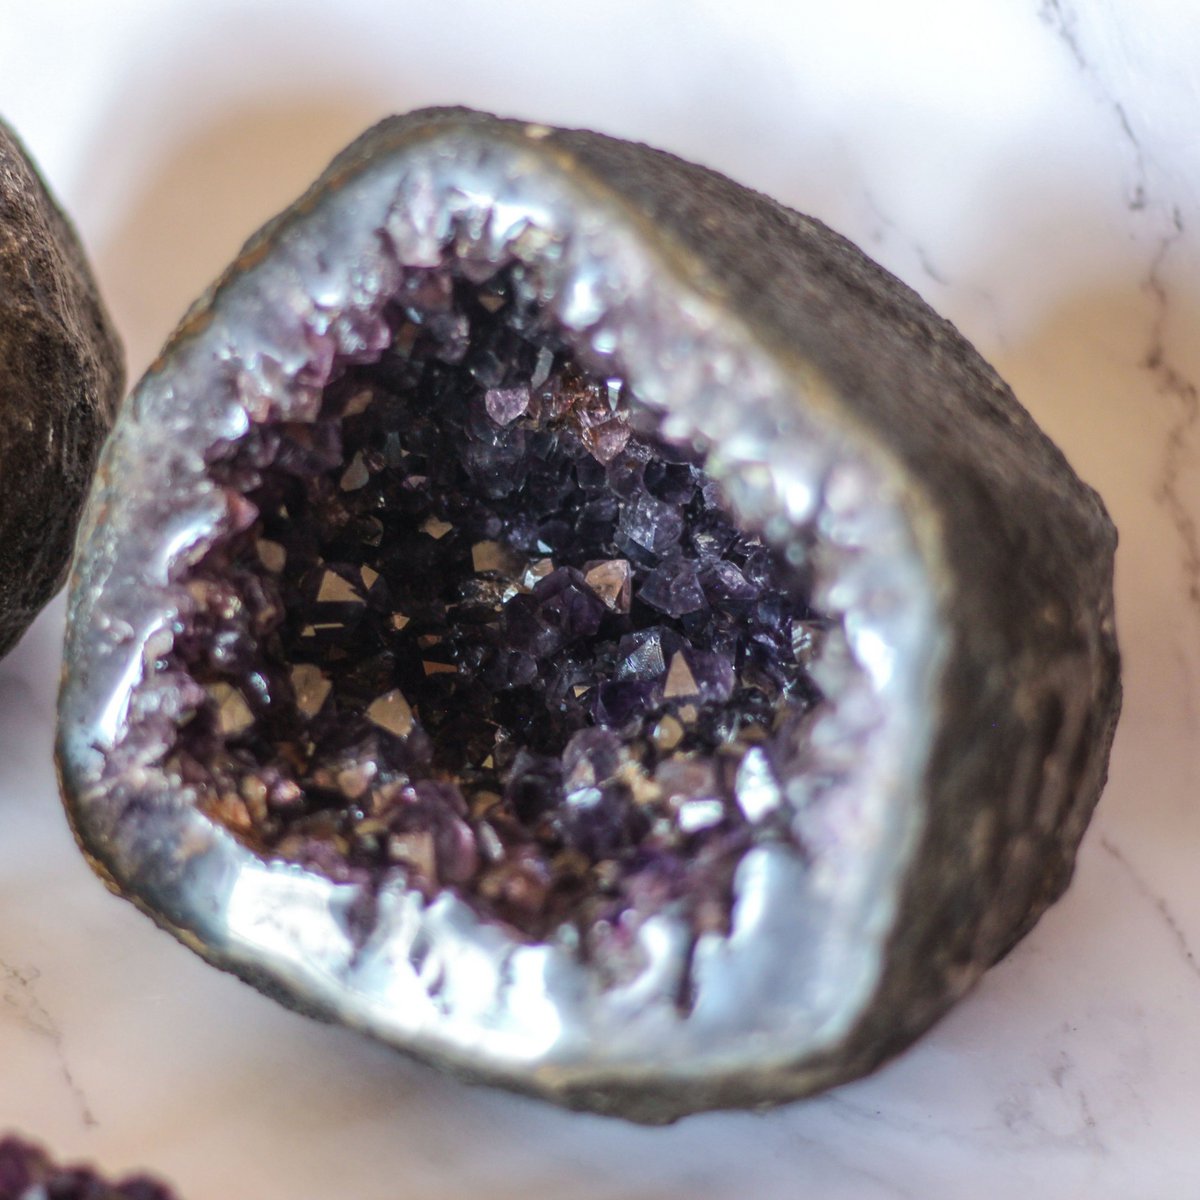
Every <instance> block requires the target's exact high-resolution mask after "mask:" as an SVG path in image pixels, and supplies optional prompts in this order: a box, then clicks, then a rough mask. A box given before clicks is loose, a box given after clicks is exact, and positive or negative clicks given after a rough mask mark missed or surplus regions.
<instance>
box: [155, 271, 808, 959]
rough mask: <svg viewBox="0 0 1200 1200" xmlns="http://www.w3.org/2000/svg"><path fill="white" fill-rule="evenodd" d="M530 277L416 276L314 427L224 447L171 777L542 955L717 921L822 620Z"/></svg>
mask: <svg viewBox="0 0 1200 1200" xmlns="http://www.w3.org/2000/svg"><path fill="white" fill-rule="evenodd" d="M519 282H520V281H519V279H514V277H513V275H512V273H511V272H510V273H507V274H501V275H498V276H495V277H493V278H492V279H491V280H490V281H488V282H485V283H483V284H473V283H471V282H469V281H468V280H466V279H465V278H463V277H462V276H461V274H460V273H458V272H452V271H451V270H449V269H446V270H436V271H435V270H427V271H419V272H412V273H411V274H410V275H409V276H408V277H407V279H406V283H405V286H404V290H403V291H402V293H401V294H400V295H399V296H397V297H396V298H395V300H394V302H393V304H392V306H391V308H390V310H389V314H388V315H389V321H390V326H391V329H392V331H393V337H392V342H391V345H390V346H389V347H388V348H387V349H386V350H385V351H384V352H383V353H382V355H381V356H373V361H369V362H364V363H361V364H357V365H353V366H349V367H346V368H345V369H344V370H343V371H342V372H341V373H340V375H339V376H338V377H337V378H336V379H335V381H334V382H333V383H331V384H330V385H329V386H328V387H327V388H326V390H325V393H324V396H323V400H322V408H321V413H320V415H319V418H318V419H317V420H316V421H315V422H313V423H306V424H299V423H292V424H289V423H279V422H276V423H270V422H267V423H260V424H257V425H255V426H254V427H253V428H252V429H251V430H250V432H248V433H247V434H246V435H245V436H244V437H242V438H240V439H239V440H237V441H236V442H233V443H226V444H223V445H221V446H219V447H216V448H215V449H214V451H213V452H212V454H211V456H210V467H209V469H210V473H211V475H212V477H213V478H214V479H215V480H216V481H218V482H219V483H221V484H222V485H223V486H224V487H225V488H227V489H228V490H229V491H230V492H231V494H232V495H233V497H234V499H233V501H232V511H233V512H234V514H235V519H234V522H233V525H234V528H232V529H231V530H230V531H229V532H228V533H227V535H226V536H224V537H223V538H222V540H221V541H220V542H219V543H218V544H216V545H215V546H214V547H213V548H212V549H211V551H210V552H209V553H208V554H207V556H206V557H205V558H204V559H203V560H202V561H201V562H200V563H199V564H197V565H195V566H192V567H189V568H188V569H187V574H186V576H185V577H184V579H183V582H184V583H185V585H186V588H187V591H188V593H189V596H190V600H191V605H190V611H189V612H187V613H185V614H184V616H183V617H182V618H181V622H180V627H179V631H178V633H177V636H176V638H175V645H174V648H173V650H172V652H171V653H172V656H173V658H174V661H175V663H176V665H182V666H183V667H184V668H185V669H186V671H187V673H188V675H189V676H190V678H191V679H192V680H193V681H195V684H196V689H195V696H194V703H195V706H196V714H195V716H194V717H193V718H192V720H191V721H190V722H188V723H187V724H186V725H185V726H184V727H183V729H182V730H181V732H180V735H179V738H178V741H177V743H176V745H175V746H174V748H173V751H172V767H173V769H174V770H176V771H177V772H178V773H179V775H180V776H181V777H182V778H183V779H184V780H185V781H186V782H188V783H191V784H194V785H196V786H197V788H198V790H199V793H200V794H201V795H202V796H204V797H205V798H206V799H205V800H204V801H203V803H204V804H205V806H206V808H207V811H209V813H210V815H212V816H213V817H214V818H216V819H218V820H220V821H221V822H223V823H224V824H225V825H226V826H227V827H228V828H230V829H231V830H233V831H234V832H235V833H236V834H238V835H239V836H240V837H242V838H243V839H244V840H245V841H246V842H248V843H249V844H250V845H252V846H254V847H256V848H258V849H260V850H261V851H263V852H266V853H271V854H274V855H278V856H282V857H284V858H287V859H290V860H294V861H298V862H302V863H305V864H307V865H309V866H311V867H315V868H317V869H319V870H322V871H324V872H326V873H328V874H329V875H331V876H332V877H333V878H335V879H339V880H358V881H361V882H364V883H367V884H369V885H372V886H374V885H378V884H379V883H381V882H382V881H383V880H385V879H387V878H390V877H393V876H394V875H395V874H396V873H402V875H403V877H404V878H405V879H406V881H407V882H408V884H409V885H410V886H413V887H416V888H419V889H421V890H422V891H423V892H424V893H425V894H426V895H427V896H429V897H433V896H434V895H436V894H437V893H438V892H439V891H440V890H442V889H443V888H451V889H453V890H454V891H455V892H456V893H457V894H459V895H460V896H462V897H464V898H465V899H467V900H468V901H469V902H470V903H471V904H473V906H474V907H475V908H476V910H477V911H479V912H481V913H484V914H487V915H489V916H491V917H494V918H496V919H500V920H502V921H504V922H506V923H507V924H508V925H509V926H510V927H512V928H513V929H515V930H517V931H519V932H520V933H522V934H524V935H525V936H528V937H530V938H545V937H548V936H552V935H554V934H555V933H559V934H562V935H564V936H573V937H580V938H581V939H582V940H581V942H580V945H581V948H582V951H583V952H584V953H586V952H587V949H588V946H589V945H590V944H592V942H593V940H594V939H595V938H597V937H604V936H621V932H622V930H625V931H627V930H628V929H629V928H630V927H631V926H632V925H633V924H634V923H636V921H637V920H639V919H640V918H644V917H645V916H647V915H649V914H651V913H653V912H655V911H659V910H660V909H662V908H663V907H664V906H667V905H675V906H676V907H677V908H679V909H680V910H681V911H683V912H685V913H686V914H687V915H688V917H689V918H690V920H691V923H692V927H693V929H694V930H695V931H696V932H697V933H699V932H703V931H705V930H717V931H719V930H724V929H725V928H727V925H728V919H729V911H730V903H731V881H732V876H733V872H734V869H735V868H736V865H737V863H738V861H739V860H740V858H741V857H742V855H743V854H744V853H745V852H746V850H747V849H748V848H749V847H750V846H751V845H753V844H755V843H756V842H758V841H761V840H763V839H790V838H791V837H792V834H791V831H790V823H789V820H788V812H787V805H786V804H785V803H784V799H783V795H782V792H781V787H780V783H779V766H780V763H779V761H778V760H779V757H780V755H781V753H782V751H781V746H782V745H783V744H784V743H791V742H793V741H794V740H795V732H796V728H797V723H798V722H801V721H803V720H804V719H805V714H806V713H807V712H808V711H809V710H810V709H811V708H812V706H813V705H814V704H815V703H816V702H817V701H818V699H819V696H818V693H817V691H816V689H815V687H814V685H813V684H812V682H811V680H810V678H809V676H808V674H807V672H806V666H807V664H808V662H809V660H810V659H811V656H812V654H813V653H814V649H815V646H816V644H817V642H818V640H819V638H820V634H821V629H822V621H821V619H820V617H819V616H818V615H816V614H814V613H813V612H812V611H811V610H810V608H809V606H808V603H807V600H806V589H805V586H804V574H803V564H799V565H792V564H789V563H788V562H786V561H785V560H784V559H783V557H782V556H781V555H780V554H779V553H777V552H776V551H774V550H773V549H771V548H769V547H768V546H766V545H765V544H764V543H763V541H762V540H761V538H759V537H758V536H756V535H755V534H753V533H752V532H748V531H746V530H743V529H740V528H739V527H738V526H737V524H736V523H735V522H734V520H733V519H732V517H731V516H730V512H729V509H728V506H727V505H726V503H725V501H724V499H723V496H722V494H721V490H720V488H719V487H718V485H717V484H716V483H715V482H714V481H713V480H712V479H710V478H708V477H707V476H706V475H705V473H704V470H703V463H702V458H701V455H700V454H699V453H698V452H697V451H696V450H695V449H694V448H693V447H691V446H681V445H674V444H671V443H670V442H668V441H666V440H664V439H663V438H662V437H661V436H659V435H658V434H657V433H656V432H655V430H654V429H653V427H652V422H651V421H650V420H649V418H648V416H647V414H646V411H645V410H643V409H640V408H639V407H638V406H637V405H636V403H633V404H631V402H630V397H629V396H628V395H627V389H626V388H625V386H624V385H623V383H622V381H621V380H619V379H617V378H603V377H594V376H589V375H586V374H584V373H583V372H582V371H581V370H580V369H579V367H578V366H577V364H576V363H575V362H574V361H573V360H572V358H571V356H570V355H569V354H568V353H567V352H566V351H565V349H564V347H563V345H562V343H561V341H560V340H559V338H558V337H557V335H556V332H555V330H554V328H553V326H552V325H551V324H550V322H549V321H548V320H547V319H546V318H545V317H544V315H542V314H541V313H540V312H539V310H538V309H537V308H536V306H534V305H533V304H531V303H528V302H526V301H523V300H522V299H521V295H522V293H521V290H520V287H519Z"/></svg>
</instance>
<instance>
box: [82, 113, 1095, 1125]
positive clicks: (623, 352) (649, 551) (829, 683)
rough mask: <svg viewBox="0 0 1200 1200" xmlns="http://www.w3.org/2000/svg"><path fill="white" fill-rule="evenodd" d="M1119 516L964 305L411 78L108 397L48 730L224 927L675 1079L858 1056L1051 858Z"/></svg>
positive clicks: (632, 1075)
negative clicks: (444, 103)
mask: <svg viewBox="0 0 1200 1200" xmlns="http://www.w3.org/2000/svg"><path fill="white" fill-rule="evenodd" d="M1113 548H1114V536H1113V532H1112V528H1111V526H1110V524H1109V522H1108V520H1107V518H1106V516H1105V514H1104V510H1103V508H1102V506H1101V504H1100V502H1099V500H1098V499H1097V498H1096V496H1095V495H1094V493H1092V492H1091V491H1090V490H1089V489H1087V488H1086V487H1085V486H1084V485H1082V484H1081V483H1080V482H1079V481H1078V480H1077V479H1076V478H1075V476H1074V475H1073V474H1072V473H1071V471H1070V468H1069V467H1068V466H1067V464H1066V462H1065V461H1064V460H1063V458H1062V456H1061V455H1060V454H1059V453H1058V451H1057V450H1056V449H1055V448H1054V447H1053V446H1052V445H1051V444H1050V443H1049V442H1048V441H1047V440H1046V438H1045V437H1044V436H1043V435H1042V434H1041V433H1040V432H1039V431H1038V430H1037V429H1036V427H1035V426H1034V425H1033V423H1032V422H1031V421H1030V419H1029V417H1028V416H1027V415H1026V414H1025V413H1024V412H1023V410H1021V409H1020V407H1019V406H1018V405H1017V404H1016V402H1015V400H1014V399H1013V398H1012V396H1011V393H1009V392H1008V390H1007V389H1006V388H1005V387H1004V385H1003V384H1002V383H1001V382H1000V380H999V379H998V378H997V377H996V376H995V374H994V373H993V372H992V371H991V370H990V369H989V368H988V367H987V366H986V364H984V363H983V362H982V361H981V360H980V359H979V357H978V355H977V354H976V353H975V352H974V351H973V350H972V349H971V347H970V346H969V345H967V343H966V342H964V341H963V339H962V338H961V337H960V336H959V335H958V334H957V333H956V332H955V331H954V330H953V329H952V328H951V327H950V326H948V325H947V324H946V323H944V322H942V321H940V320H939V319H938V318H937V317H936V316H935V315H934V314H933V313H931V312H930V311H929V309H928V308H927V307H926V306H925V305H924V304H923V303H922V302H921V301H920V300H919V299H918V298H917V297H916V296H915V295H914V294H913V293H912V292H910V291H909V290H908V289H906V288H905V287H903V285H901V284H900V283H898V282H897V281H896V280H894V279H892V278H891V277H890V276H888V275H886V274H885V273H884V272H882V271H881V270H880V269H879V268H878V267H876V266H875V265H874V264H872V263H871V262H869V260H867V259H866V258H864V257H863V255H862V254H861V253H860V252H859V251H857V250H856V249H855V248H854V247H853V246H851V245H849V244H848V243H847V242H845V241H844V240H843V239H841V238H839V237H837V236H836V235H835V234H833V233H831V232H830V231H829V230H827V229H825V228H824V227H823V226H821V225H819V224H818V223H816V222H814V221H811V220H809V219H807V218H804V217H800V216H797V215H796V214H794V213H790V212H788V211H787V210H785V209H782V208H780V207H779V206H778V205H775V204H773V203H772V202H771V201H769V200H767V199H765V198H764V197H761V196H758V195H755V194H753V193H750V192H747V191H746V190H745V189H742V188H740V187H738V186H737V185H736V184H733V183H731V182H729V181H728V180H726V179H723V178H721V177H719V176H717V175H714V174H712V173H711V172H708V171H705V170H703V169H702V168H699V167H695V166H691V165H689V164H686V163H682V162H680V161H678V160H677V159H674V158H671V157H670V156H668V155H664V154H661V153H659V152H657V151H653V150H650V149H647V148H645V147H641V146H632V145H628V144H625V143H620V142H615V141H612V140H610V139H607V138H604V137H601V136H599V135H597V134H591V133H580V132H571V131H556V130H550V129H548V128H546V127H544V126H535V125H522V124H518V123H516V122H508V121H501V120H498V119H496V118H493V117H488V116H484V115H481V114H474V113H468V112H465V111H462V110H444V111H434V112H424V113H416V114H413V115H412V116H409V117H405V118H399V119H396V120H393V121H389V122H385V123H384V124H383V125H381V126H378V127H377V128H376V129H374V130H372V131H371V132H370V133H368V134H366V135H365V136H364V137H363V138H362V139H360V140H359V141H358V142H356V143H355V144H354V145H353V146H351V147H350V148H349V149H348V150H347V151H346V152H345V153H343V154H342V155H341V156H340V157H339V158H338V159H337V160H336V161H335V162H334V164H333V165H332V166H331V168H330V169H329V171H328V172H327V173H326V174H325V175H324V176H323V177H322V179H321V180H320V181H318V183H317V185H316V186H315V187H314V189H312V191H310V192H309V193H308V195H307V196H305V197H304V198H303V199H302V200H301V201H300V202H299V203H298V204H297V205H296V206H295V207H293V208H292V209H291V210H289V211H288V212H286V213H284V214H283V215H282V216H281V217H280V218H278V219H277V220H276V221H274V222H272V223H271V224H270V225H269V226H268V227H267V228H266V229H265V230H264V231H263V232H262V233H260V234H259V235H258V236H257V237H256V238H255V239H254V240H252V241H251V242H250V243H249V245H248V246H247V248H246V250H245V251H244V252H243V254H242V256H241V257H240V258H239V259H238V261H237V262H236V263H235V264H234V265H233V267H232V268H231V269H230V271H229V272H227V274H226V275H225V276H224V277H223V278H222V279H221V280H220V281H219V282H218V284H217V286H216V287H215V289H214V290H213V291H212V292H211V293H210V294H209V295H208V296H207V297H206V298H205V299H204V300H203V301H202V302H201V303H200V304H199V305H198V306H197V307H196V308H194V309H193V310H192V312H191V313H190V314H189V316H188V318H187V320H186V321H185V323H184V325H183V326H182V327H181V328H180V329H179V330H178V331H177V333H176V334H175V335H174V337H173V338H172V340H171V342H170V343H169V344H168V346H167V348H166V350H165V351H164V354H163V356H162V357H161V358H160V360H159V362H158V363H157V364H156V365H155V367H154V368H153V369H152V370H151V371H150V373H149V374H148V375H147V376H146V378H145V379H144V380H143V381H142V383H141V385H140V386H139V388H138V389H137V391H136V392H135V394H134V396H133V397H132V399H131V401H130V403H129V405H128V406H127V407H126V408H125V410H124V411H123V413H122V415H121V416H120V418H119V420H118V424H117V428H116V431H115V434H114V437H113V439H112V441H111V443H110V445H109V448H108V451H107V453H106V456H105V461H104V464H103V467H102V471H101V474H100V477H99V481H98V485H97V487H96V489H95V492H94V494H93V497H92V501H91V508H90V510H89V515H88V522H87V532H86V534H85V538H84V541H83V543H82V551H81V557H80V569H79V575H78V583H77V586H76V587H75V589H74V592H73V595H72V602H71V604H72V607H71V615H72V625H71V632H70V637H69V641H68V657H67V662H68V670H67V676H66V679H65V683H64V688H63V693H62V699H61V718H62V721H61V728H60V741H59V755H60V762H61V766H62V774H63V779H64V783H65V788H66V799H67V804H68V808H69V811H70V813H71V817H72V821H73V823H74V825H75V828H76V831H77V833H78V835H79V837H80V840H81V842H82V843H83V845H84V847H85V849H86V850H87V852H88V854H89V855H90V856H91V857H92V859H93V861H94V862H95V863H96V865H97V867H98V869H99V870H101V872H102V873H103V874H104V875H105V876H106V877H107V878H109V879H110V880H111V881H113V882H114V883H115V884H116V886H117V887H118V888H119V889H120V890H121V891H122V892H123V893H124V894H126V895H127V896H129V897H130V898H131V899H133V900H134V901H135V902H136V903H138V904H139V905H140V906H142V907H143V908H145V909H146V910H147V911H149V912H150V913H151V914H152V915H153V916H154V917H155V919H156V920H158V921H159V922H160V923H162V924H163V925H164V926H166V927H167V928H168V929H170V930H172V931H173V932H174V933H176V935H177V936H179V937H181V938H183V939H184V940H185V941H186V942H187V943H188V944H189V945H192V946H194V947H196V948H198V949H199V950H200V951H201V952H202V953H203V954H204V955H205V956H206V957H208V958H209V959H210V960H211V961H213V962H214V963H216V964H218V965H220V966H222V967H224V968H226V969H229V970H232V971H234V972H236V973H238V974H240V975H242V976H243V977H244V978H246V979H248V980H250V981H251V982H253V983H255V984H256V985H257V986H260V987H262V988H264V989H265V990H267V991H269V992H270V993H272V994H274V995H277V996H279V997H281V998H282V999H284V1000H285V1001H286V1002H287V1003H289V1004H292V1005H293V1006H295V1007H298V1008H301V1009H303V1010H305V1011H308V1012H311V1013H313V1014H314V1015H317V1016H321V1017H326V1018H330V1019H336V1020H340V1021H343V1022H345V1023H347V1024H350V1025H353V1026H356V1027H359V1028H362V1029H365V1030H367V1031H368V1032H370V1033H372V1034H374V1035H376V1036H378V1037H381V1038H383V1039H385V1040H387V1041H389V1042H391V1043H393V1044H395V1045H397V1046H399V1047H401V1048H403V1049H405V1050H407V1051H409V1052H411V1053H413V1054H416V1055H418V1056H420V1057H422V1058H425V1059H428V1060H430V1061H433V1062H436V1063H439V1064H441V1065H444V1066H447V1067H449V1068H451V1069H454V1070H455V1071H458V1072H460V1073H463V1074H465V1075H468V1076H470V1077H472V1078H476V1079H481V1080H485V1081H488V1082H494V1083H498V1084H502V1085H504V1086H508V1087H512V1088H517V1089H521V1090H525V1091H529V1092H533V1093H536V1094H538V1095H542V1096H546V1097H548V1098H551V1099H554V1100H557V1101H559V1102H562V1103H566V1104H569V1105H573V1106H577V1107H586V1108H592V1109H596V1110H599V1111H610V1112H618V1113H622V1114H624V1115H627V1116H631V1117H634V1118H636V1119H641V1120H652V1121H653V1120H667V1119H670V1118H672V1117H674V1116H677V1115H680V1114H682V1113H685V1112H689V1111H695V1110H698V1109H703V1108H712V1107H720V1106H730V1105H740V1104H762V1103H767V1102H771V1101H778V1100H783V1099H788V1098H792V1097H795V1096H799V1095H803V1094H806V1093H809V1092H812V1091H815V1090H817V1089H819V1088H821V1087H825V1086H828V1085H830V1084H832V1083H835V1082H838V1081H840V1080H843V1079H847V1078H850V1077H853V1076H855V1075H858V1074H861V1073H863V1072H864V1071H867V1070H869V1069H871V1068H872V1067H873V1066H875V1065H877V1064H878V1063H879V1062H880V1061H881V1060H882V1059H883V1058H884V1057H885V1056H887V1055H888V1054H890V1053H892V1052H894V1051H895V1050H897V1049H899V1048H900V1047H902V1046H903V1045H905V1044H906V1043H907V1042H908V1041H910V1040H911V1039H912V1038H913V1037H915V1036H916V1035H917V1034H918V1033H920V1032H921V1030H923V1029H924V1028H926V1027H927V1026H928V1025H929V1024H930V1023H931V1022H932V1021H933V1020H934V1019H935V1018H936V1017H937V1016H938V1015H939V1014H940V1013H941V1012H942V1011H944V1010H945V1008H946V1007H947V1006H948V1005H949V1004H950V1003H951V1002H952V1001H953V1000H954V999H955V998H956V997H957V996H958V995H960V994H961V993H962V992H963V991H964V990H965V989H966V988H967V987H968V986H969V985H970V984H971V983H972V982H973V981H974V980H975V979H976V978H978V976H979V975H980V974H981V973H982V971H983V970H984V969H985V968H986V967H987V966H988V965H990V964H991V963H992V962H994V961H995V959H996V958H997V957H998V956H999V955H1001V954H1002V953H1003V952H1004V951H1005V950H1006V949H1007V948H1008V947H1009V946H1010V945H1011V944H1012V943H1013V941H1014V940H1015V939H1016V938H1018V937H1019V936H1020V935H1021V934H1022V933H1023V932H1025V931H1026V930H1027V929H1028V928H1029V927H1030V926H1031V925H1032V923H1033V921H1034V920H1036V918H1037V916H1038V915H1039V914H1040V913H1041V912H1042V911H1043V909H1044V908H1045V907H1046V906H1047V905H1048V904H1049V903H1050V902H1051V901H1052V900H1054V899H1055V898H1056V897H1057V896H1058V895H1059V893H1060V892H1061V891H1062V890H1063V888H1064V887H1065V886H1066V883H1067V881H1068V878H1069V875H1070V870H1071V863H1072V860H1073V856H1074V852H1075V848H1076V846H1077V844H1078V841H1079V838H1080V836H1081V835H1082V832H1083V828H1084V826H1085V824H1086V821H1087V818H1088V816H1089V814H1090V811H1091V809H1092V806H1093V805H1094V803H1095V801H1096V799H1097V797H1098V795H1099V791H1100V788H1101V786H1102V783H1103V778H1104V772H1105V768H1106V762H1107V755H1108V747H1109V743H1110V741H1111V736H1112V731H1113V726H1114V723H1115V719H1116V712H1117V707H1118V695H1119V691H1118V684H1117V657H1116V646H1115V641H1114V635H1113V627H1112V596H1111V574H1112V556H1113Z"/></svg>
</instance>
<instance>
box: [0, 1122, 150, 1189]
mask: <svg viewBox="0 0 1200 1200" xmlns="http://www.w3.org/2000/svg"><path fill="white" fill-rule="evenodd" d="M0 1200H172V1196H171V1192H170V1191H169V1190H168V1189H167V1188H166V1187H164V1186H163V1185H162V1184H160V1183H156V1182H154V1180H152V1179H147V1178H146V1177H144V1176H141V1175H139V1176H134V1177H132V1178H130V1179H125V1180H122V1181H121V1182H119V1183H107V1182H105V1180H103V1179H101V1178H100V1176H98V1175H97V1174H96V1173H95V1172H94V1171H92V1170H90V1169H89V1168H88V1167H60V1166H56V1165H55V1164H54V1163H53V1162H52V1161H51V1160H50V1158H49V1157H48V1156H47V1155H46V1154H45V1153H44V1152H43V1151H41V1150H39V1149H38V1148H37V1147H36V1146H31V1145H29V1144H28V1143H26V1142H22V1141H20V1140H18V1139H17V1138H15V1137H4V1138H0Z"/></svg>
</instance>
